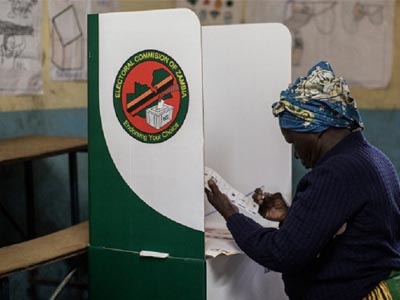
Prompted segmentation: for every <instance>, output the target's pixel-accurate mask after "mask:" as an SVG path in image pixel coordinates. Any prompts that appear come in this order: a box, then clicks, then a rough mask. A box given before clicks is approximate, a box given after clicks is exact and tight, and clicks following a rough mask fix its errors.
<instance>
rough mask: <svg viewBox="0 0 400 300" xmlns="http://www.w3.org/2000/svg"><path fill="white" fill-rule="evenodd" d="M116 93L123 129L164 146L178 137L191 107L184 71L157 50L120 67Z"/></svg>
mask: <svg viewBox="0 0 400 300" xmlns="http://www.w3.org/2000/svg"><path fill="white" fill-rule="evenodd" d="M113 92H114V95H113V96H114V97H113V98H114V109H115V112H116V114H117V118H118V120H119V122H120V124H121V126H122V127H123V128H124V129H125V130H126V132H127V133H129V134H130V135H131V136H132V137H134V138H135V139H137V140H139V141H141V142H144V143H161V142H164V141H166V140H168V139H169V138H171V137H172V136H173V135H175V133H177V131H178V130H179V128H180V127H181V126H182V124H183V121H184V120H185V117H186V114H187V111H188V107H189V89H188V84H187V82H186V78H185V75H184V73H183V71H182V69H181V68H180V66H179V65H178V63H177V62H176V61H175V60H174V59H173V58H172V57H170V56H169V55H167V54H165V53H163V52H161V51H157V50H144V51H140V52H138V53H136V54H134V55H132V56H131V57H130V58H129V59H128V60H127V61H126V62H125V63H124V64H123V65H122V67H121V68H120V70H119V72H118V75H117V77H116V79H115V83H114V91H113Z"/></svg>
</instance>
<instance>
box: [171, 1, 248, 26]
mask: <svg viewBox="0 0 400 300" xmlns="http://www.w3.org/2000/svg"><path fill="white" fill-rule="evenodd" d="M176 6H177V7H185V8H189V9H191V10H193V11H194V12H195V13H196V15H197V16H198V18H199V20H200V23H201V24H202V25H222V24H237V23H241V20H242V12H243V1H238V0H223V1H222V0H177V1H176Z"/></svg>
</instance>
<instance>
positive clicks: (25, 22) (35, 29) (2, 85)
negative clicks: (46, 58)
mask: <svg viewBox="0 0 400 300" xmlns="http://www.w3.org/2000/svg"><path fill="white" fill-rule="evenodd" d="M41 11H42V10H41V2H40V1H39V0H26V1H18V0H9V1H1V2H0V94H1V95H23V94H40V93H42V86H43V81H42V64H41V49H42V47H41Z"/></svg>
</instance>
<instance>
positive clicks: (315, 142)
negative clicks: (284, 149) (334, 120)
mask: <svg viewBox="0 0 400 300" xmlns="http://www.w3.org/2000/svg"><path fill="white" fill-rule="evenodd" d="M281 131H282V134H283V136H284V138H285V140H286V142H288V143H289V144H292V145H293V149H294V157H295V158H296V159H300V161H301V163H302V165H303V166H304V167H305V168H306V169H310V168H313V167H314V166H315V163H316V162H317V161H318V159H319V157H320V151H321V145H320V142H319V138H320V136H321V133H305V132H295V131H291V130H287V129H283V128H282V129H281Z"/></svg>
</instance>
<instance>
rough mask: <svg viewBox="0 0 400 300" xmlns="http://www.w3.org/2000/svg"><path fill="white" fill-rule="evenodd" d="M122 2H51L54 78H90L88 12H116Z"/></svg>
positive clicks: (52, 74)
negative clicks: (88, 75)
mask: <svg viewBox="0 0 400 300" xmlns="http://www.w3.org/2000/svg"><path fill="white" fill-rule="evenodd" d="M118 3H119V2H117V1H112V0H91V1H86V0H57V1H48V4H49V5H48V8H49V19H50V38H51V66H50V74H51V78H52V79H53V80H86V79H87V62H86V55H87V51H86V44H87V25H86V17H87V14H89V13H104V12H111V11H116V10H118V8H119V5H118Z"/></svg>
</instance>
